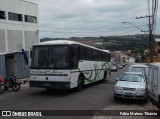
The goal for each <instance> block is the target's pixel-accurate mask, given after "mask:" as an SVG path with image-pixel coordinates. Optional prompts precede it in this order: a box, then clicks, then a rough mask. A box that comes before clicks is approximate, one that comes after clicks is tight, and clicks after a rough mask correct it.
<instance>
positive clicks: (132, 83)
mask: <svg viewBox="0 0 160 119" xmlns="http://www.w3.org/2000/svg"><path fill="white" fill-rule="evenodd" d="M116 80H117V83H116V84H115V87H114V99H115V100H116V99H118V98H128V99H143V100H145V101H147V81H146V78H145V75H144V74H143V73H141V72H125V73H123V74H122V75H121V77H120V78H119V79H116Z"/></svg>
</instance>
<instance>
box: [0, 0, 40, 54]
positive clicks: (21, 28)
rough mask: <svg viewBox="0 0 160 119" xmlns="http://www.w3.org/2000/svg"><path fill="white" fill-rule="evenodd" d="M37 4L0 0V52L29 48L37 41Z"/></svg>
mask: <svg viewBox="0 0 160 119" xmlns="http://www.w3.org/2000/svg"><path fill="white" fill-rule="evenodd" d="M38 24H39V18H38V5H37V4H34V3H31V2H27V1H24V0H0V53H4V52H7V53H8V52H15V51H21V50H22V48H23V49H25V50H28V51H29V50H30V48H31V47H32V45H33V44H37V43H39V30H38Z"/></svg>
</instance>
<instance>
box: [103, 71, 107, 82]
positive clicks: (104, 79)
mask: <svg viewBox="0 0 160 119" xmlns="http://www.w3.org/2000/svg"><path fill="white" fill-rule="evenodd" d="M106 80H107V72H106V71H105V72H104V77H103V81H106Z"/></svg>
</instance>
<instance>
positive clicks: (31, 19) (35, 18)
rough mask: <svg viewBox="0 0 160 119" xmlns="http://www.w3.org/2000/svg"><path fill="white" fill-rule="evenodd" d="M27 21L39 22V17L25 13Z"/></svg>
mask: <svg viewBox="0 0 160 119" xmlns="http://www.w3.org/2000/svg"><path fill="white" fill-rule="evenodd" d="M25 22H30V23H37V17H34V16H29V15H25Z"/></svg>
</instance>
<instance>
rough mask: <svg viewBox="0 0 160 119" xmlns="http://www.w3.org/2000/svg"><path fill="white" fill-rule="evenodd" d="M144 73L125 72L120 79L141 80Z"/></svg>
mask: <svg viewBox="0 0 160 119" xmlns="http://www.w3.org/2000/svg"><path fill="white" fill-rule="evenodd" d="M141 80H142V74H123V75H122V76H121V78H120V79H119V81H128V82H141Z"/></svg>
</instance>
